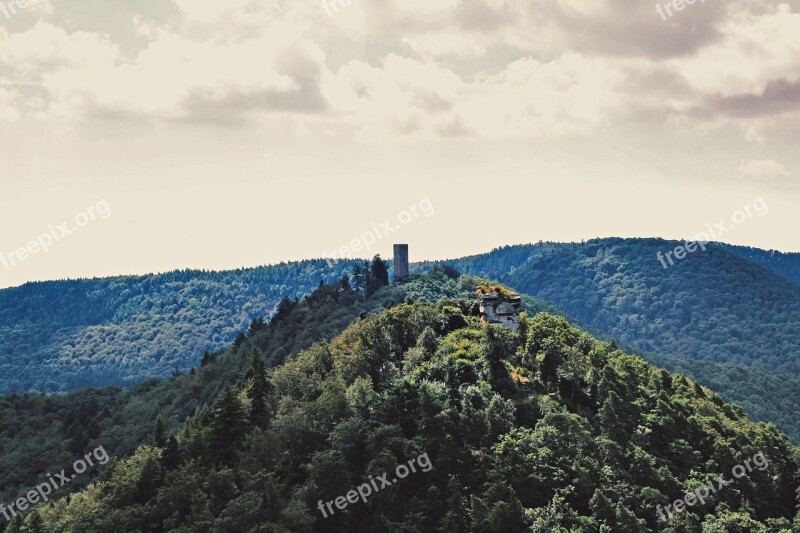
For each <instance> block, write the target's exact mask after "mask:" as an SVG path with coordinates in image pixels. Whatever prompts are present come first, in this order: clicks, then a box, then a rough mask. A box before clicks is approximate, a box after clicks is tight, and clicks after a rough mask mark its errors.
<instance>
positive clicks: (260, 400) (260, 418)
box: [248, 350, 270, 427]
mask: <svg viewBox="0 0 800 533" xmlns="http://www.w3.org/2000/svg"><path fill="white" fill-rule="evenodd" d="M249 373H250V375H251V380H252V381H251V384H250V389H249V391H248V396H249V398H250V402H251V403H250V421H251V422H252V423H253V424H254V425H256V426H258V427H266V426H267V425H268V424H269V418H270V417H269V405H268V396H269V393H270V385H269V379H268V378H267V369H266V367H265V365H264V361H263V360H262V359H261V356H260V355H259V354H258V351H257V350H253V362H252V363H251V365H250V372H249Z"/></svg>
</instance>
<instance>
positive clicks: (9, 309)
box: [0, 260, 352, 393]
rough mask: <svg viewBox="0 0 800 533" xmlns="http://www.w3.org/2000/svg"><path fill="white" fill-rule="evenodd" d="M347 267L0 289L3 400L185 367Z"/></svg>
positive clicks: (304, 266) (284, 267)
mask: <svg viewBox="0 0 800 533" xmlns="http://www.w3.org/2000/svg"><path fill="white" fill-rule="evenodd" d="M348 269H352V264H351V263H350V262H346V261H342V262H339V263H337V264H336V265H334V267H333V268H330V267H329V266H328V265H327V263H326V262H325V261H322V260H319V261H303V262H300V263H288V264H280V265H274V266H268V267H261V268H254V269H242V270H233V271H227V272H201V271H192V270H186V271H179V272H171V273H167V274H159V275H149V276H137V277H133V276H129V277H120V278H104V279H91V280H75V281H53V282H40V283H29V284H26V285H23V286H21V287H16V288H13V289H5V290H0V393H7V392H25V391H39V392H58V391H69V390H74V389H79V388H83V387H91V386H104V385H120V386H129V385H132V384H134V383H138V382H140V381H142V380H144V379H147V378H151V377H164V376H168V375H170V374H171V373H172V372H173V371H174V370H175V368H181V369H188V368H191V367H193V366H195V365H196V364H197V363H198V362H199V360H200V357H201V356H202V354H203V353H204V352H205V351H215V350H218V349H221V348H223V347H224V346H227V345H228V344H230V343H231V341H233V339H234V337H235V336H236V334H237V333H238V332H239V331H241V330H242V329H244V328H246V327H247V325H248V324H249V323H250V321H251V319H253V318H255V317H259V316H264V317H266V316H269V314H270V312H272V310H273V309H274V307H275V305H277V303H278V301H279V300H280V299H281V298H283V297H285V296H289V297H296V296H303V295H304V294H308V293H310V292H311V291H313V290H314V289H315V288H316V287H317V285H319V282H320V280H325V281H327V282H331V281H334V280H338V279H339V278H340V277H341V276H342V274H343V273H344V272H345V271H346V270H348Z"/></svg>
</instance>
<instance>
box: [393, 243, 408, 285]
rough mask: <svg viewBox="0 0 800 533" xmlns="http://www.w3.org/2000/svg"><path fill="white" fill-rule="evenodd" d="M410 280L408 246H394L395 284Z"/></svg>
mask: <svg viewBox="0 0 800 533" xmlns="http://www.w3.org/2000/svg"><path fill="white" fill-rule="evenodd" d="M407 278H408V245H407V244H395V245H394V283H395V285H397V283H398V282H400V281H403V280H404V279H407Z"/></svg>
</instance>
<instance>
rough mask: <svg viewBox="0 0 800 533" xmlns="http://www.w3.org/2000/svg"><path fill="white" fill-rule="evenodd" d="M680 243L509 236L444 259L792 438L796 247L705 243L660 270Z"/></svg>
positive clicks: (799, 434)
mask: <svg viewBox="0 0 800 533" xmlns="http://www.w3.org/2000/svg"><path fill="white" fill-rule="evenodd" d="M679 244H680V243H678V242H674V241H664V240H661V239H598V240H593V241H589V242H586V243H572V244H558V243H541V244H538V245H522V246H506V247H502V248H498V249H495V250H493V251H492V252H490V253H488V254H483V255H478V256H471V257H466V258H462V259H457V260H452V261H448V262H447V264H450V265H451V266H454V267H456V268H458V269H461V270H462V271H463V272H466V273H470V274H473V275H482V276H487V277H494V278H496V279H499V280H501V281H503V282H505V283H507V284H509V285H511V286H513V287H514V288H515V289H517V290H519V291H520V292H526V293H530V294H534V295H536V296H539V297H541V298H544V299H546V300H549V301H551V302H552V303H553V304H555V305H557V306H558V307H559V308H560V309H562V310H563V314H564V316H567V317H569V319H570V320H572V321H574V322H575V323H577V324H580V325H581V326H582V327H585V328H587V329H590V330H591V331H593V332H596V333H598V334H600V335H602V336H604V337H605V338H612V337H613V338H615V339H617V340H618V341H619V342H620V344H622V345H625V346H627V347H628V348H630V349H632V350H635V351H636V353H639V354H640V355H641V356H642V357H645V358H646V359H647V360H649V361H651V362H654V363H656V364H659V365H662V366H665V367H668V368H670V369H672V370H676V371H678V370H679V371H681V372H684V373H686V374H687V375H691V376H692V377H694V378H695V379H697V380H698V381H699V382H700V383H702V384H703V385H706V386H710V387H712V388H713V389H714V390H716V391H717V392H719V393H720V394H722V395H723V397H724V398H725V399H726V400H727V401H735V402H737V403H740V404H741V405H742V406H743V407H745V408H746V410H747V412H748V414H749V415H750V416H751V417H753V418H755V419H757V420H763V421H770V422H774V423H776V424H778V425H779V427H781V428H782V430H784V431H786V432H787V433H789V434H790V435H791V436H792V439H793V440H794V441H795V442H800V415H798V413H800V375H799V374H798V373H797V372H798V361H800V358H799V357H798V356H800V314H799V313H798V306H800V296H799V295H800V291H798V286H797V285H796V284H795V283H792V282H791V281H789V279H787V277H788V276H790V274H791V268H792V265H793V264H794V263H793V261H795V260H796V259H797V257H800V256H798V254H780V253H773V252H767V251H763V250H755V249H750V248H742V247H731V246H727V245H721V244H713V245H712V246H710V247H709V248H708V250H707V251H706V252H702V251H698V252H695V253H694V254H689V255H687V257H686V258H685V259H684V260H682V261H679V262H678V263H677V264H675V265H673V266H672V267H669V268H668V269H664V268H663V266H662V265H661V264H660V262H659V260H658V258H657V254H658V253H659V252H661V253H662V255H663V254H664V253H665V252H666V251H669V250H673V249H674V248H675V246H677V245H679ZM751 259H752V261H751ZM431 266H433V264H432V263H426V264H421V265H419V267H418V268H419V269H421V270H426V269H428V268H430V267H431ZM767 267H770V268H767ZM779 271H782V272H783V273H784V274H785V275H786V276H787V277H779V276H778V275H777V272H779Z"/></svg>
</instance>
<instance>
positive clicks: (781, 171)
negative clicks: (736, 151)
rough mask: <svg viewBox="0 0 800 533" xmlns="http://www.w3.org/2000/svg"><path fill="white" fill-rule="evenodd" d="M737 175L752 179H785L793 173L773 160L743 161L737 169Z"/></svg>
mask: <svg viewBox="0 0 800 533" xmlns="http://www.w3.org/2000/svg"><path fill="white" fill-rule="evenodd" d="M737 174H739V175H740V176H742V177H745V178H752V179H759V180H760V179H772V178H785V177H789V176H791V175H792V173H791V172H790V171H789V169H787V168H786V167H785V166H783V165H781V164H780V163H778V162H777V161H774V160H772V159H747V160H743V161H742V162H741V164H740V165H739V167H738V168H737Z"/></svg>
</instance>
